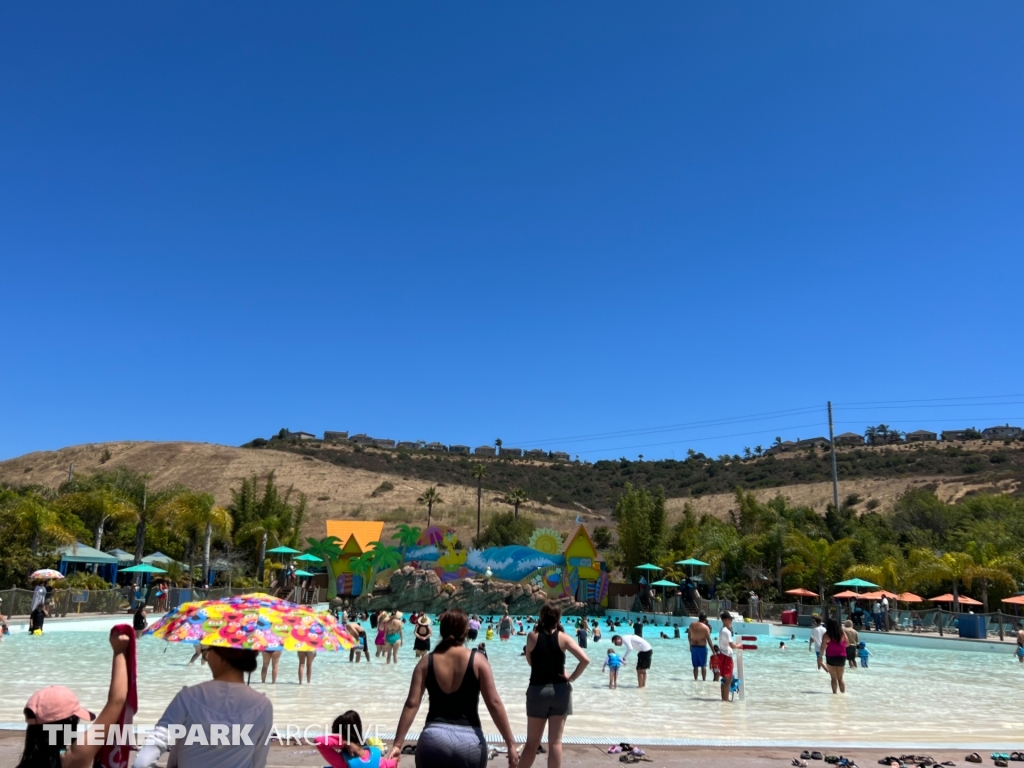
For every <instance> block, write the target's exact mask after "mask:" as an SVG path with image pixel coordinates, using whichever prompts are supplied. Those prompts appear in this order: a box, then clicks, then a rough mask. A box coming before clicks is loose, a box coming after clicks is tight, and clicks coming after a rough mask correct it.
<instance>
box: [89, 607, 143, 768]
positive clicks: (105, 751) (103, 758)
mask: <svg viewBox="0 0 1024 768" xmlns="http://www.w3.org/2000/svg"><path fill="white" fill-rule="evenodd" d="M114 629H116V630H117V631H118V632H120V633H121V634H122V635H127V636H128V650H127V651H126V652H125V655H124V659H125V662H126V663H127V665H128V696H127V697H126V698H125V700H124V707H123V708H122V709H121V715H120V717H118V718H117V723H118V725H120V726H121V728H122V729H123V728H124V727H125V726H128V727H129V728H130V727H131V725H132V720H133V718H134V717H135V713H136V711H138V709H139V689H138V686H137V685H136V684H135V673H136V669H137V665H136V658H135V630H134V629H133V628H132V627H131V626H130V625H128V624H118V625H117V626H116V627H114ZM129 741H131V740H129ZM96 762H97V763H98V764H99V765H101V766H103V768H129V766H131V764H132V747H131V743H128V744H110V743H109V741H108V742H107V744H105V745H104V746H103V747H102V748H101V749H100V754H99V756H98V757H97V758H96Z"/></svg>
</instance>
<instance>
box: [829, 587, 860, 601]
mask: <svg viewBox="0 0 1024 768" xmlns="http://www.w3.org/2000/svg"><path fill="white" fill-rule="evenodd" d="M862 597H863V595H860V594H858V593H856V592H852V591H851V590H849V589H847V590H846V591H844V592H837V593H836V594H834V595H832V599H833V600H850V599H854V600H857V599H859V598H862Z"/></svg>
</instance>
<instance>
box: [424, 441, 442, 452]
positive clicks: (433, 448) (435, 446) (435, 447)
mask: <svg viewBox="0 0 1024 768" xmlns="http://www.w3.org/2000/svg"><path fill="white" fill-rule="evenodd" d="M423 450H425V451H430V452H431V453H448V449H447V448H446V447H445V446H444V445H442V444H441V443H438V442H433V443H427V444H426V445H424V446H423Z"/></svg>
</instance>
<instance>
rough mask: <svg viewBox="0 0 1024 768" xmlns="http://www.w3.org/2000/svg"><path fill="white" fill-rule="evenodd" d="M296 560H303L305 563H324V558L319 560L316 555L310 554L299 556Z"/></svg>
mask: <svg viewBox="0 0 1024 768" xmlns="http://www.w3.org/2000/svg"><path fill="white" fill-rule="evenodd" d="M295 559H296V560H301V561H302V562H304V563H322V562H323V559H322V558H319V557H317V556H316V555H311V554H309V553H308V552H307V553H306V554H304V555H299V556H298V557H296V558H295Z"/></svg>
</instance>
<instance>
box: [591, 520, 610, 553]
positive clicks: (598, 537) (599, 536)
mask: <svg viewBox="0 0 1024 768" xmlns="http://www.w3.org/2000/svg"><path fill="white" fill-rule="evenodd" d="M591 538H592V539H593V540H594V546H595V547H597V548H598V549H608V548H609V547H610V546H611V545H612V531H611V529H610V528H609V527H608V526H606V525H599V526H597V527H596V528H594V535H593V536H591Z"/></svg>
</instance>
